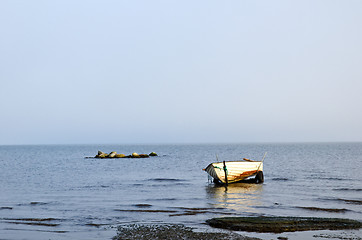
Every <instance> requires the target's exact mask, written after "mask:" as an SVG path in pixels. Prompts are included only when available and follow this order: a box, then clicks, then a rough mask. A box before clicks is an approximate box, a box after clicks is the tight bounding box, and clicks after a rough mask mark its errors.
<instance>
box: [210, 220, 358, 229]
mask: <svg viewBox="0 0 362 240" xmlns="http://www.w3.org/2000/svg"><path fill="white" fill-rule="evenodd" d="M206 222H207V223H208V224H209V225H210V226H212V227H216V228H223V229H230V230H235V231H246V232H269V233H282V232H295V231H313V230H342V229H360V228H362V223H361V222H359V221H356V220H351V219H342V218H313V217H224V218H212V219H209V220H207V221H206Z"/></svg>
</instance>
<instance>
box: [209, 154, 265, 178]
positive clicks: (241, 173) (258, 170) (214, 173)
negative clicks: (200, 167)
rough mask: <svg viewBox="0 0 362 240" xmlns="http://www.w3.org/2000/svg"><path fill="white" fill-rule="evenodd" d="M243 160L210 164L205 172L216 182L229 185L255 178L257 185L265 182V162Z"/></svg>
mask: <svg viewBox="0 0 362 240" xmlns="http://www.w3.org/2000/svg"><path fill="white" fill-rule="evenodd" d="M265 155H266V154H264V157H263V160H261V161H254V160H250V159H247V158H243V160H240V161H223V162H214V163H210V164H209V165H208V166H207V167H206V168H205V169H204V170H205V171H206V172H207V173H208V174H209V175H210V176H211V177H213V178H214V182H216V183H222V184H229V183H235V182H240V181H243V180H248V179H251V178H252V177H255V178H254V180H255V182H256V183H262V182H264V174H263V161H264V158H265Z"/></svg>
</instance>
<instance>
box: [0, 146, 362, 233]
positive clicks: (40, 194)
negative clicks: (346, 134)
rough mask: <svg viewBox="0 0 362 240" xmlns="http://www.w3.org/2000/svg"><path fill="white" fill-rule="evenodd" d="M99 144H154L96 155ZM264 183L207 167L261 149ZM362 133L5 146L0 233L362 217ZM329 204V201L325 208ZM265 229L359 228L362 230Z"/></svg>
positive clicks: (199, 227) (0, 162)
mask: <svg viewBox="0 0 362 240" xmlns="http://www.w3.org/2000/svg"><path fill="white" fill-rule="evenodd" d="M98 150H101V151H103V152H107V153H109V152H111V151H117V152H118V153H123V154H126V155H129V154H131V153H133V152H137V153H140V154H141V153H146V154H149V153H150V152H153V151H154V152H156V153H157V154H158V155H159V156H157V157H150V158H144V159H96V158H86V157H93V156H95V155H96V154H97V152H98ZM265 152H267V156H266V158H265V161H264V178H265V182H264V183H263V184H250V183H242V184H235V185H229V187H228V188H227V189H226V188H225V187H222V186H215V185H214V184H213V183H211V182H210V181H209V179H208V176H207V174H206V172H204V171H202V169H203V168H205V167H206V166H207V165H208V164H209V163H211V162H215V161H216V154H217V155H218V158H219V160H220V161H223V160H226V161H228V160H240V159H242V158H244V157H245V158H250V159H254V160H261V159H262V157H263V155H264V153H265ZM361 169H362V143H290V144H281V143H280V144H220V145H207V144H205V145H29V146H0V239H1V240H2V239H11V240H15V239H16V240H20V239H37V240H42V239H46V240H48V239H59V240H63V239H64V240H65V239H89V240H93V239H97V240H98V239H111V238H112V237H113V236H115V235H116V233H117V226H119V225H124V224H130V223H136V224H137V223H147V224H149V223H153V224H164V223H173V224H184V225H186V226H189V227H193V228H195V230H196V231H215V229H212V228H211V227H209V226H207V225H206V224H205V221H206V220H207V219H210V218H213V217H223V216H261V215H263V216H315V217H337V218H349V219H355V220H359V221H362V171H361ZM328 209H329V210H328ZM242 234H245V235H247V236H254V237H260V238H263V239H276V238H277V237H279V236H283V237H288V238H289V239H325V238H323V237H325V236H327V235H329V236H337V235H339V234H344V236H351V238H352V237H354V239H360V238H361V237H362V232H361V230H359V231H358V230H354V231H316V232H296V233H283V234H257V233H242Z"/></svg>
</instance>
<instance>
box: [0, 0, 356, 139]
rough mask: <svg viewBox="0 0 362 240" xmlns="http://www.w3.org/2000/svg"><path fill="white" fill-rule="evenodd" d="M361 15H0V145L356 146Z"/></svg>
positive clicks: (92, 8)
mask: <svg viewBox="0 0 362 240" xmlns="http://www.w3.org/2000/svg"><path fill="white" fill-rule="evenodd" d="M361 9H362V1H358V0H351V1H346V2H343V1H337V0H317V1H311V0H307V1H292V2H290V1H281V0H277V1H266V0H262V1H229V2H220V1H196V2H194V1H179V2H170V1H165V0H164V1H162V0H156V1H131V2H129V1H113V0H107V1H96V0H90V1H84V0H80V1H69V0H65V1H41V0H35V1H25V0H3V1H0V29H1V36H2V37H1V38H0V66H1V68H0V83H1V85H0V86H1V87H0V112H1V118H0V126H1V134H0V145H24V144H25V145H28V144H30V145H32V144H153V143H154V144H159V143H160V144H168V143H170V144H173V143H175V144H187V143H201V144H203V143H221V144H222V143H263V142H264V143H273V142H275V143H285V142H362V125H361V123H362V111H361V110H360V109H361V103H362V94H361V92H362V68H361V66H360V65H361V63H362V44H361V43H362V32H361V30H360V29H362V14H361V13H362V10H361Z"/></svg>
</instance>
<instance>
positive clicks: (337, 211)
mask: <svg viewBox="0 0 362 240" xmlns="http://www.w3.org/2000/svg"><path fill="white" fill-rule="evenodd" d="M296 208H301V209H305V210H309V211H322V212H334V213H345V212H347V211H350V210H349V209H345V208H320V207H296Z"/></svg>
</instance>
